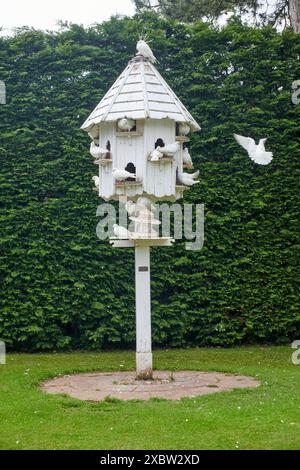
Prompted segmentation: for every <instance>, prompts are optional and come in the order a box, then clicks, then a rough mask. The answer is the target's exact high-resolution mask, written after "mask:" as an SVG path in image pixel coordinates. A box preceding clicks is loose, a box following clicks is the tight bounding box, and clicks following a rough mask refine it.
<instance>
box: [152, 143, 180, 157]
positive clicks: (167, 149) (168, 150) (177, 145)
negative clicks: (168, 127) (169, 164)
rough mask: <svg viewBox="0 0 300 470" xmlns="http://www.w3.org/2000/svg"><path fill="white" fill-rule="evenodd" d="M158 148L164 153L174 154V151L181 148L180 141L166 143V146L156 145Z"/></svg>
mask: <svg viewBox="0 0 300 470" xmlns="http://www.w3.org/2000/svg"><path fill="white" fill-rule="evenodd" d="M156 150H158V151H159V152H161V153H163V154H164V155H174V153H176V152H178V151H179V150H180V143H179V142H174V143H173V144H169V145H165V146H164V147H156Z"/></svg>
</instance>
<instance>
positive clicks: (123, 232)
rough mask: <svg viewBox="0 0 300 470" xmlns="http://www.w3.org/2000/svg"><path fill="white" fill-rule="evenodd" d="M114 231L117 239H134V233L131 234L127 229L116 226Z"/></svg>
mask: <svg viewBox="0 0 300 470" xmlns="http://www.w3.org/2000/svg"><path fill="white" fill-rule="evenodd" d="M113 230H114V234H115V236H116V237H117V238H121V239H123V240H128V239H129V240H130V239H131V238H132V233H131V232H129V230H127V229H126V228H124V227H121V225H117V224H114V225H113Z"/></svg>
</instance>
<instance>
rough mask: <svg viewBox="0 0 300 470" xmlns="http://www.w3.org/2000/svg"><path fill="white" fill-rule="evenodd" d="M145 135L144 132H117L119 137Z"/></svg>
mask: <svg viewBox="0 0 300 470" xmlns="http://www.w3.org/2000/svg"><path fill="white" fill-rule="evenodd" d="M142 135H143V132H142V131H128V132H127V131H118V132H116V136H117V137H141V136H142Z"/></svg>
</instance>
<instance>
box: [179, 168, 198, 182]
mask: <svg viewBox="0 0 300 470" xmlns="http://www.w3.org/2000/svg"><path fill="white" fill-rule="evenodd" d="M199 174H200V171H199V170H197V171H195V173H182V175H183V176H184V177H187V178H191V179H192V180H194V179H196V178H198V176H199Z"/></svg>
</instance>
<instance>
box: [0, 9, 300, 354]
mask: <svg viewBox="0 0 300 470" xmlns="http://www.w3.org/2000/svg"><path fill="white" fill-rule="evenodd" d="M145 31H150V33H149V36H150V38H152V48H153V51H154V53H156V55H158V56H159V64H158V67H159V69H160V71H161V72H162V74H163V75H164V77H165V78H166V80H167V81H168V82H169V83H170V85H171V86H172V87H173V88H174V90H175V91H176V93H177V94H178V95H179V97H180V98H182V100H183V101H184V102H185V103H186V104H187V106H188V107H189V109H190V110H191V111H192V113H193V114H194V116H195V117H196V119H197V120H198V121H199V122H200V123H201V125H202V131H201V132H200V133H198V134H197V135H194V136H193V138H192V144H191V153H192V155H193V156H194V163H195V167H196V168H199V169H200V174H201V184H198V185H196V186H195V187H194V188H193V189H192V190H191V191H190V192H189V193H188V194H187V196H186V199H185V200H186V201H188V202H194V203H202V202H204V203H205V208H206V223H205V237H206V240H205V245H204V248H203V249H202V251H200V252H187V251H185V248H184V243H181V242H178V243H176V246H175V247H174V248H170V249H154V250H153V253H152V278H153V282H152V299H153V338H154V343H155V344H159V345H172V346H187V345H234V344H239V343H243V342H244V343H245V342H257V341H259V342H266V341H272V342H282V341H286V340H287V339H288V338H295V337H297V335H299V334H300V329H299V319H300V318H299V311H300V308H299V307H300V305H299V303H300V302H299V282H298V279H299V246H300V235H299V234H300V230H299V196H298V190H299V174H300V142H299V137H298V136H299V122H300V120H299V117H300V106H295V105H293V104H292V103H291V84H292V82H293V81H294V80H296V79H298V78H299V77H300V62H299V58H298V53H299V45H300V36H299V35H295V34H293V33H292V32H290V31H286V32H284V33H282V34H280V33H277V32H276V31H274V30H273V29H272V28H264V29H254V28H248V27H245V26H242V25H240V24H239V23H238V22H237V21H236V20H234V21H231V22H230V24H229V25H228V26H227V27H226V28H225V29H223V30H221V31H218V30H216V29H214V28H210V27H209V26H207V25H205V24H203V23H200V22H199V23H195V24H194V25H192V26H187V25H183V24H180V23H175V22H172V21H170V20H165V19H162V18H158V17H157V16H156V15H153V14H151V13H150V14H144V15H137V16H136V17H134V18H132V19H131V18H124V19H117V18H114V19H111V20H110V21H108V22H106V23H103V24H101V25H96V26H94V27H93V28H89V29H83V28H82V27H80V26H77V25H72V26H71V27H69V28H68V29H65V30H62V31H61V32H60V33H42V32H39V31H32V30H22V31H19V32H18V34H17V35H16V36H15V37H12V38H0V58H1V61H0V77H1V79H2V80H5V82H6V85H7V105H5V106H0V159H1V168H2V172H1V176H0V178H1V179H0V190H1V196H2V197H1V212H0V221H1V239H0V245H1V247H0V250H1V255H0V256H1V260H0V266H1V267H0V276H1V287H2V293H1V297H0V306H1V313H0V338H1V339H3V340H5V341H6V342H7V344H8V345H9V346H10V347H11V348H14V349H16V350H32V351H33V350H50V349H53V348H55V349H63V348H103V347H107V346H110V345H114V346H116V345H124V344H126V345H132V344H134V338H135V318H134V317H135V305H134V254H133V252H130V251H129V252H128V251H126V250H113V249H112V248H111V247H110V246H109V244H108V242H107V241H105V242H100V241H99V240H98V239H97V237H96V234H95V228H96V224H97V222H98V220H97V218H96V208H97V205H98V204H99V203H101V200H99V199H98V198H97V196H96V195H95V194H94V193H93V191H92V182H91V176H92V175H93V174H94V172H95V168H94V165H92V164H91V160H92V159H91V157H90V156H89V151H88V148H89V138H88V137H87V135H85V134H84V133H83V132H82V131H80V130H79V127H80V125H81V124H82V122H83V121H84V120H85V118H86V117H87V115H88V114H89V113H90V111H91V110H92V109H93V108H94V106H95V105H96V103H97V102H98V101H99V100H100V98H101V97H102V96H103V94H104V93H105V92H106V90H107V89H108V87H109V86H110V85H111V84H112V83H113V81H114V80H115V79H116V77H117V76H118V75H119V74H120V72H121V71H122V70H123V69H124V67H125V66H126V64H127V61H128V60H129V59H130V58H131V57H132V55H133V54H134V50H135V43H136V40H137V38H138V36H139V35H140V33H142V32H145ZM158 51H159V54H158ZM233 132H237V133H240V134H243V135H251V136H253V137H256V138H257V139H258V138H260V137H265V136H268V138H269V140H268V143H267V148H268V149H269V148H270V149H271V150H272V151H273V152H274V160H273V162H272V164H271V165H269V166H267V167H259V166H257V165H255V164H254V163H252V162H251V161H250V159H248V157H247V156H246V155H245V152H244V150H243V149H242V148H240V147H239V146H238V145H237V144H236V142H235V141H234V139H233V136H232V134H233Z"/></svg>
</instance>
